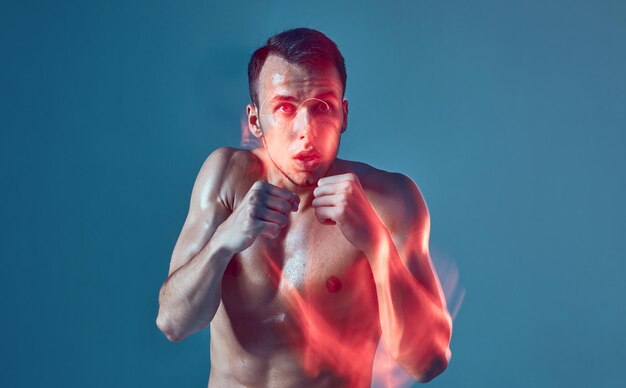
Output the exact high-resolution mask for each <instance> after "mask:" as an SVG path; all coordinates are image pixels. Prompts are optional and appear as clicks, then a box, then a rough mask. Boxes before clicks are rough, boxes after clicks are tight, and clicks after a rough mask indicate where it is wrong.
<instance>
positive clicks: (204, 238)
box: [168, 147, 235, 276]
mask: <svg viewBox="0 0 626 388" xmlns="http://www.w3.org/2000/svg"><path fill="white" fill-rule="evenodd" d="M234 152H235V150H234V149H232V148H227V147H221V148H218V149H217V150H215V151H213V152H212V153H211V154H210V155H209V156H208V157H207V159H206V160H205V161H204V164H203V165H202V167H201V168H200V172H198V176H197V177H196V181H195V183H194V185H193V190H192V193H191V200H190V202H189V213H188V214H187V218H186V219H185V223H184V225H183V228H182V231H181V232H180V235H179V236H178V240H177V241H176V246H175V247H174V251H173V253H172V258H171V262H170V268H169V274H168V276H170V275H171V274H173V273H174V272H176V271H177V270H178V269H179V268H180V267H182V266H183V265H185V264H186V263H187V262H188V261H190V260H191V259H192V258H193V257H194V256H195V255H196V254H197V253H198V252H200V250H201V249H202V248H203V247H204V246H205V245H206V243H207V242H208V241H209V239H210V238H211V237H212V236H213V233H215V230H216V229H217V227H218V226H219V225H220V224H221V223H222V222H224V220H226V218H228V216H229V215H230V213H231V211H230V210H229V209H228V207H227V205H226V203H227V202H226V198H224V196H225V194H224V193H225V192H226V189H227V188H226V187H225V185H226V179H227V178H228V168H229V161H230V158H231V156H232V154H233V153H234Z"/></svg>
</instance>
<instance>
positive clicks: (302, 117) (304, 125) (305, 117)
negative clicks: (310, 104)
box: [295, 107, 317, 142]
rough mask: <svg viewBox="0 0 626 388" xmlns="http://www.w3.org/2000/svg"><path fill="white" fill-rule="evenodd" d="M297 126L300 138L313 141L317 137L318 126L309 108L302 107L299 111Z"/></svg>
mask: <svg viewBox="0 0 626 388" xmlns="http://www.w3.org/2000/svg"><path fill="white" fill-rule="evenodd" d="M295 128H296V131H297V134H298V140H304V141H306V142H308V141H313V140H315V138H316V137H317V128H316V125H315V120H314V118H313V115H312V114H311V112H309V109H307V108H306V107H302V108H301V109H299V111H298V115H297V117H296V122H295Z"/></svg>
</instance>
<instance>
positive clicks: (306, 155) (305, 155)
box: [294, 151, 320, 160]
mask: <svg viewBox="0 0 626 388" xmlns="http://www.w3.org/2000/svg"><path fill="white" fill-rule="evenodd" d="M319 158H320V154H319V153H317V152H316V151H301V152H298V153H297V154H296V156H294V159H300V160H311V159H319Z"/></svg>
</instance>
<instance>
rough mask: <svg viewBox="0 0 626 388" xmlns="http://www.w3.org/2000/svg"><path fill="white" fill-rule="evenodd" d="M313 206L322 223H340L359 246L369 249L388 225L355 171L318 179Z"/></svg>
mask: <svg viewBox="0 0 626 388" xmlns="http://www.w3.org/2000/svg"><path fill="white" fill-rule="evenodd" d="M313 195H314V196H315V199H314V200H313V207H314V208H315V215H316V216H317V219H318V220H319V222H321V223H323V224H330V225H332V224H337V225H338V226H339V228H340V230H341V232H342V233H343V235H344V237H345V238H346V239H347V240H348V241H349V242H350V243H351V244H352V245H353V246H355V247H356V248H357V249H359V250H361V251H363V252H368V251H369V250H370V249H371V248H372V246H373V245H374V244H375V242H376V240H377V238H378V237H380V233H381V232H382V230H383V229H384V228H385V227H384V225H383V223H382V221H380V219H379V218H378V215H377V214H376V211H375V210H374V208H373V207H372V205H371V204H370V202H369V200H368V198H367V196H366V195H365V192H364V191H363V187H362V186H361V182H360V181H359V178H358V177H357V176H356V175H355V174H353V173H347V174H342V175H334V176H328V177H324V178H322V179H320V180H319V181H318V182H317V187H316V188H315V190H314V191H313Z"/></svg>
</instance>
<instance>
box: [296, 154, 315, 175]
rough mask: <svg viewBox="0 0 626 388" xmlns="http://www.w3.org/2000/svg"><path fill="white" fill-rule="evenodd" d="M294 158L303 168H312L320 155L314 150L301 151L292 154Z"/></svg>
mask: <svg viewBox="0 0 626 388" xmlns="http://www.w3.org/2000/svg"><path fill="white" fill-rule="evenodd" d="M294 160H296V162H297V163H298V164H299V165H300V167H301V168H302V169H303V170H312V169H314V168H315V167H317V166H318V165H319V164H320V162H321V156H320V154H319V153H317V152H315V151H302V152H299V153H298V154H296V156H294Z"/></svg>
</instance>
